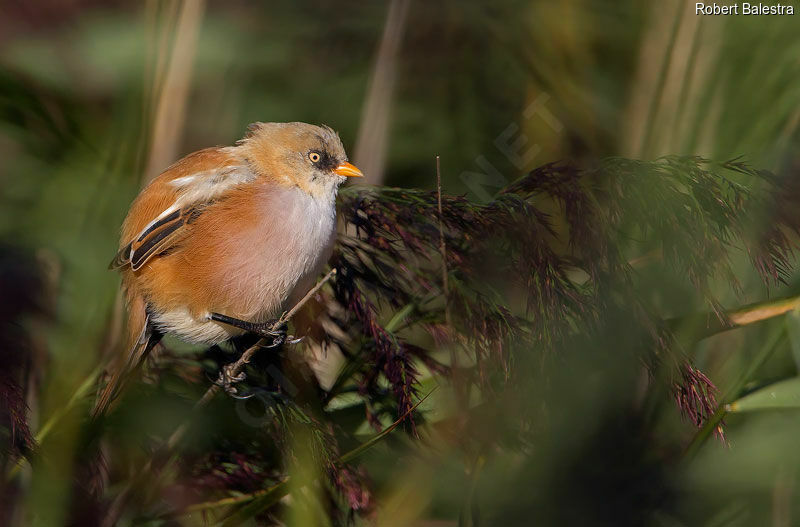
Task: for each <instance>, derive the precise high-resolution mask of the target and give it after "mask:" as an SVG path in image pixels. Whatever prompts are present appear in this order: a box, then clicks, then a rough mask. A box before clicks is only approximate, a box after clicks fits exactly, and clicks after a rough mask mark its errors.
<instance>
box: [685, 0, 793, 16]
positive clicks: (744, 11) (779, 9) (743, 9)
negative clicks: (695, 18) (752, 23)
mask: <svg viewBox="0 0 800 527" xmlns="http://www.w3.org/2000/svg"><path fill="white" fill-rule="evenodd" d="M694 12H695V14H696V15H793V14H794V6H791V5H785V4H748V3H747V2H743V3H741V4H729V5H720V4H717V3H713V4H704V3H702V2H697V3H696V4H695V5H694Z"/></svg>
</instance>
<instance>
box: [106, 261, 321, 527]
mask: <svg viewBox="0 0 800 527" xmlns="http://www.w3.org/2000/svg"><path fill="white" fill-rule="evenodd" d="M335 274H336V269H335V268H334V269H331V270H330V271H328V274H326V275H325V276H324V277H323V278H322V280H320V281H319V282H317V285H315V286H314V287H313V288H312V289H311V290H310V291H309V292H308V293H306V295H305V296H304V297H303V298H302V299H301V300H300V301H299V302H297V304H295V305H294V307H292V309H290V310H289V311H288V312H286V313H284V314H283V315H281V317H280V318H279V319H278V320H277V321H276V322H275V323H274V324H273V325H272V328H271V329H272V331H276V330H277V329H278V328H280V327H281V326H282V325H284V324H285V323H286V322H288V321H289V320H290V319H291V318H292V317H293V316H294V315H295V314H296V313H297V312H298V311H299V310H300V309H301V308H302V307H303V306H304V305H305V304H306V302H308V301H309V300H310V299H311V297H313V296H314V295H315V294H316V293H317V291H319V290H320V288H322V286H323V285H325V284H326V283H327V282H328V280H330V279H331V277H333V275H335ZM264 341H265V339H263V338H262V339H259V340H258V342H256V343H255V344H254V345H252V346H250V347H249V348H248V349H247V350H246V351H245V352H244V353H242V356H241V357H239V359H238V360H237V361H236V362H234V363H233V364H231V365H228V366H225V367H226V368H227V369H228V370H227V373H228V375H230V376H231V377H235V376H236V375H238V374H239V373H241V371H242V370H243V369H244V367H245V366H246V365H247V363H249V362H250V359H251V358H252V357H253V355H254V354H255V353H256V351H258V350H259V349H261V346H262V345H263V344H265V342H264ZM219 390H220V387H219V385H217V384H212V385H211V386H209V387H208V390H206V393H204V394H203V397H201V398H200V400H198V401H197V402H196V403H195V405H194V407H193V408H192V414H195V413H197V412H198V411H199V410H201V409H202V408H204V407H205V406H206V405H207V404H208V403H209V402H211V399H213V398H214V396H215V395H216V394H217V392H219ZM190 421H191V420H190V419H187V420H186V421H184V422H183V423H182V424H181V425H180V426H179V427H178V428H176V429H175V431H174V432H173V433H172V435H170V436H169V439H167V442H166V444H165V445H164V446H163V447H162V448H161V449H160V450H159V451H158V452H157V453H156V454H155V455H153V456H152V457H151V458H150V460H149V461H148V462H147V463H146V464H145V466H144V467H143V468H142V470H141V471H140V472H139V474H138V476H137V477H135V478H133V479H132V480H130V481H129V483H128V484H127V485H126V486H125V488H123V489H122V491H121V492H120V493H119V494H117V497H116V498H115V499H114V501H113V503H112V504H111V506H110V507H109V509H108V514H107V515H106V517H105V519H104V521H103V527H112V526H113V525H115V524H116V522H117V520H118V519H119V517H120V516H121V515H122V511H123V510H124V508H125V506H126V505H127V503H128V500H129V499H130V497H131V494H132V492H133V491H134V490H135V489H136V488H137V487H138V486H139V484H140V483H142V482H143V481H144V480H145V479H146V478H147V477H148V476H149V475H150V473H151V472H153V471H154V470H157V471H158V472H159V474H160V473H163V469H164V468H165V467H166V466H167V465H169V464H170V462H171V461H172V459H173V457H174V450H175V447H176V446H177V444H178V443H179V442H180V441H181V439H183V437H184V436H185V435H186V431H187V430H188V429H189V423H190ZM156 477H158V474H157V475H156Z"/></svg>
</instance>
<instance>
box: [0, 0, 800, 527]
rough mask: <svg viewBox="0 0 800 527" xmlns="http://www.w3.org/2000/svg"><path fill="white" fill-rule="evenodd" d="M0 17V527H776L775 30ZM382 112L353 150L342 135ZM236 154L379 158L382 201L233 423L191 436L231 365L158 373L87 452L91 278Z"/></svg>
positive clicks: (164, 367)
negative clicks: (379, 138)
mask: <svg viewBox="0 0 800 527" xmlns="http://www.w3.org/2000/svg"><path fill="white" fill-rule="evenodd" d="M392 4H394V9H390V5H392ZM403 9H407V11H405V12H404V11H403ZM2 13H3V15H2V17H0V158H2V160H3V162H2V163H0V188H2V193H1V194H0V242H1V243H0V298H2V301H1V302H2V303H1V304H0V308H2V309H0V312H2V314H3V317H2V320H0V347H1V348H2V349H0V360H1V361H2V371H3V373H2V375H0V394H1V395H2V397H3V400H4V404H3V405H2V406H1V407H0V438H2V446H3V455H2V457H1V458H0V465H2V468H3V474H4V477H3V479H2V482H0V524H2V525H41V526H60V525H67V524H69V525H81V526H83V525H96V524H97V525H99V524H101V523H100V522H101V520H102V518H108V517H109V511H112V512H114V513H115V514H117V515H118V516H119V522H118V524H119V525H150V526H157V525H206V524H209V525H215V524H217V522H223V521H224V522H225V525H236V524H242V525H254V524H259V525H260V524H273V523H276V522H283V523H285V524H287V525H304V526H305V525H337V524H346V523H348V522H353V523H355V524H377V525H398V526H400V525H402V526H405V525H472V526H477V525H537V524H540V525H562V524H567V525H645V524H646V525H656V526H678V525H707V526H723V525H724V526H728V525H730V526H734V525H775V526H783V525H793V524H795V523H797V522H798V520H797V518H798V517H800V507H798V505H797V500H796V495H797V493H796V492H795V490H796V488H797V486H798V483H797V482H798V476H800V458H798V456H797V454H796V453H795V451H796V448H794V445H795V442H796V440H795V438H796V437H797V434H798V431H800V430H799V428H800V427H799V426H798V423H800V413H798V411H799V410H800V399H798V389H797V383H798V381H797V377H798V368H800V315H798V311H797V305H798V302H800V300H798V297H797V295H800V290H798V288H799V287H800V283H798V275H797V273H796V272H794V271H793V270H792V265H793V263H794V256H793V251H794V249H795V248H796V246H797V233H796V231H795V229H796V227H797V224H798V222H800V214H798V212H800V211H797V198H798V185H797V182H796V179H797V171H798V168H800V148H798V146H800V142H799V141H798V139H799V137H798V123H800V62H798V60H797V57H798V53H800V38H798V36H797V25H796V22H795V18H794V17H793V16H782V17H781V16H772V17H768V16H761V17H759V16H755V17H754V16H727V17H722V16H719V17H698V16H696V15H695V14H694V9H693V4H687V3H684V2H666V3H652V2H651V3H643V2H634V1H631V0H622V1H616V2H611V1H603V0H568V1H564V2H547V1H538V0H537V1H525V2H523V1H521V0H503V1H501V2H494V3H487V2H480V1H477V0H467V1H462V2H452V1H447V2H407V1H406V2H404V1H403V0H392V1H391V2H356V1H352V0H345V1H341V2H335V3H334V2H322V1H318V0H305V1H302V2H269V3H266V2H265V3H254V2H242V1H230V2H199V1H197V0H184V1H177V0H174V1H168V0H164V1H158V0H147V1H146V2H143V3H141V4H135V3H125V2H99V1H94V0H73V1H71V2H54V1H39V2H22V1H10V2H5V3H4V5H3V8H2ZM390 13H392V16H390ZM400 13H405V14H404V15H402V16H404V17H405V18H403V19H400V18H398V17H400V16H401V15H400ZM392 17H394V19H393V18H392ZM387 28H389V29H392V28H393V29H392V31H399V32H400V44H399V46H398V47H397V49H396V50H395V55H392V49H391V46H387V47H386V48H385V49H387V50H388V51H386V52H385V53H383V54H381V53H380V52H379V49H380V48H381V42H386V41H387V39H389V37H390V36H391V34H392V33H391V31H388V30H387ZM387 35H389V37H387ZM387 71H388V72H389V73H391V75H388V74H386V72H387ZM378 72H384V73H383V75H388V76H386V77H380V75H379V73H378ZM380 79H383V80H380ZM378 82H382V84H377V85H378V86H388V87H390V88H391V97H390V98H389V99H388V101H384V102H382V103H380V104H384V105H388V107H386V108H382V109H383V110H384V111H388V112H389V115H390V119H389V120H388V127H387V128H386V129H384V130H382V129H381V128H380V126H377V125H376V124H375V123H376V122H377V121H374V122H373V121H370V120H371V119H374V118H373V117H372V114H370V112H368V111H366V108H367V107H368V106H369V102H370V100H375V99H370V98H371V97H374V95H373V92H374V90H373V92H371V91H370V86H375V85H376V83H378ZM387 90H388V88H387ZM379 102H380V101H379ZM374 104H377V103H374ZM379 109H380V108H379ZM253 121H307V122H312V123H326V124H328V125H331V126H332V127H333V128H335V129H336V130H338V131H339V132H340V134H341V136H342V139H343V140H344V142H345V145H346V146H347V147H348V152H351V154H352V153H353V152H354V145H355V144H356V143H357V142H359V144H365V143H362V142H360V140H361V138H362V135H361V134H363V133H364V130H370V134H373V133H376V134H379V133H383V134H385V138H386V146H387V149H386V152H385V157H384V156H383V155H382V154H380V155H378V157H377V160H374V159H373V160H372V161H370V163H371V164H370V166H372V163H373V162H374V163H377V166H381V167H383V170H382V171H376V173H375V174H373V175H372V176H373V182H374V183H378V184H381V185H383V186H386V187H389V188H383V187H381V188H375V189H372V188H367V187H350V188H347V189H346V190H344V191H343V192H342V198H341V200H340V215H341V216H342V218H343V221H342V236H341V238H340V243H339V246H338V249H337V253H336V256H335V258H334V260H332V262H331V263H332V266H333V267H336V268H337V269H338V271H339V273H338V275H337V277H336V278H334V280H332V282H331V283H329V284H327V285H326V287H325V288H324V289H323V291H322V293H321V294H320V295H318V297H317V302H315V303H314V304H315V305H313V306H310V307H309V309H308V311H307V313H305V314H304V316H303V317H297V319H295V320H294V321H293V322H294V326H295V328H294V329H295V332H296V333H299V334H308V336H309V338H308V339H307V345H304V346H302V347H299V348H291V349H289V348H286V349H284V350H283V351H282V352H281V353H280V354H272V355H269V356H261V355H259V357H260V358H259V361H258V362H257V363H256V364H254V365H253V367H252V368H251V371H250V374H251V375H250V380H249V382H250V385H249V386H248V388H249V389H251V390H256V393H257V394H258V397H254V398H253V399H250V400H248V401H247V402H241V401H236V400H233V399H230V398H226V397H223V396H217V397H216V398H215V399H213V400H212V401H211V403H210V404H209V405H208V406H206V407H204V408H202V409H200V410H198V411H196V412H191V408H192V407H193V405H194V404H195V402H196V401H198V400H199V399H200V398H201V397H202V395H203V393H204V392H205V390H206V389H207V388H208V386H209V384H210V381H209V380H208V377H211V378H214V377H216V372H217V371H218V369H219V367H220V365H221V364H223V363H225V362H228V361H230V360H232V358H233V357H232V353H231V351H230V350H229V349H227V348H226V349H213V350H197V349H192V348H189V347H187V346H186V345H183V344H181V343H179V342H176V341H169V342H168V343H167V346H166V348H165V349H164V350H161V352H160V353H159V354H157V355H156V356H155V357H154V358H153V360H152V361H151V364H150V365H149V368H148V370H147V372H146V375H145V376H144V378H143V379H142V380H141V382H138V383H136V384H137V385H136V386H135V387H133V388H132V389H131V390H130V391H129V393H128V394H126V396H125V397H124V399H123V400H122V401H121V402H120V404H119V407H118V408H117V410H116V411H115V412H114V413H113V414H112V415H110V416H109V417H108V419H107V420H106V421H105V422H103V423H100V424H91V423H90V422H89V420H88V412H89V408H90V407H91V404H92V401H93V396H94V392H95V389H96V388H97V386H98V384H99V383H100V382H102V368H103V366H104V365H105V364H106V362H107V361H108V359H109V358H110V357H111V356H112V355H113V354H115V353H120V352H122V350H120V349H119V333H120V324H121V311H120V309H121V307H120V305H119V300H118V296H117V295H118V293H117V289H118V285H119V284H118V277H117V276H116V275H115V274H114V273H111V272H108V271H107V270H106V267H107V264H108V261H109V259H110V258H111V257H112V256H113V254H114V253H115V252H116V247H117V243H118V240H117V235H118V226H119V225H120V223H121V221H122V219H123V217H124V215H125V212H126V210H127V207H128V205H129V203H130V202H131V200H132V199H133V197H134V196H135V195H136V193H137V191H138V189H139V188H140V187H141V185H142V184H143V183H144V182H145V181H146V180H147V178H149V177H152V176H153V175H154V174H155V173H157V172H158V170H160V169H162V168H164V167H166V166H167V165H168V164H169V163H170V162H171V161H173V160H174V159H176V158H178V157H180V156H182V155H184V154H186V153H189V152H192V151H194V150H197V149H199V148H202V147H205V146H210V145H215V144H230V143H232V142H233V141H235V140H236V139H238V138H239V137H241V135H243V133H244V130H245V127H246V125H247V124H248V123H250V122H253ZM376 127H377V128H376ZM375 130H377V132H376V131H375ZM366 144H369V142H367V143H366ZM359 155H361V156H368V155H370V152H359ZM376 155H377V154H376ZM436 156H440V158H441V180H442V188H443V195H442V201H443V214H442V217H441V231H440V224H439V213H438V207H437V198H438V195H437V193H436V192H435V189H436V168H435V167H436V165H435V158H436ZM662 156H666V157H662ZM695 156H700V157H695ZM635 160H640V161H635ZM707 160H711V161H707ZM353 161H354V162H355V163H356V164H358V163H359V159H358V158H354V159H353ZM557 161H562V163H558V164H554V165H550V164H548V163H551V162H557ZM520 178H522V179H520ZM392 187H399V188H398V189H395V188H392ZM414 189H417V190H414ZM365 218H366V219H368V220H370V221H365ZM440 233H441V236H443V237H444V238H445V241H446V251H445V257H444V258H442V253H441V251H440V248H439V243H440V238H439V237H440ZM443 262H446V270H447V273H448V278H449V280H448V286H447V289H445V287H444V284H443V283H442V278H441V270H442V264H443ZM784 299H785V300H784ZM753 304H756V305H755V306H753ZM312 371H313V374H312ZM276 372H277V373H276ZM434 387H436V388H435V390H434ZM429 393H430V394H431V395H430V396H429V397H428V398H427V399H425V400H424V401H422V402H421V403H420V400H421V399H422V398H423V397H424V396H425V395H426V394H429ZM417 404H419V406H418V407H417V406H416V405H417ZM393 424H396V425H397V428H396V429H392V430H391V431H389V429H388V428H387V427H389V426H391V425H393ZM181 426H185V427H188V428H186V429H185V430H184V434H182V437H181V438H179V439H180V441H178V442H177V444H176V445H170V446H169V448H167V447H165V444H167V442H168V438H170V436H172V435H173V434H174V433H175V430H176V429H178V428H179V427H181ZM381 430H383V431H384V432H387V431H388V432H387V433H381ZM714 437H716V439H714ZM143 468H144V469H146V470H143ZM160 469H163V470H160ZM121 496H123V497H124V499H122V498H121ZM115 507H116V509H115Z"/></svg>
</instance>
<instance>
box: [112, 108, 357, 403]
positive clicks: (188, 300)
mask: <svg viewBox="0 0 800 527" xmlns="http://www.w3.org/2000/svg"><path fill="white" fill-rule="evenodd" d="M358 175H361V174H360V172H358V170H357V169H356V168H355V167H353V166H352V165H350V164H349V163H348V162H347V157H346V155H345V153H344V149H343V147H342V146H341V142H340V141H339V138H338V136H337V135H336V134H335V133H334V132H333V131H332V130H331V129H330V128H325V127H317V126H312V125H307V124H304V123H257V124H256V125H251V128H250V132H249V133H248V135H247V136H246V137H245V138H244V139H242V140H241V141H239V142H238V143H237V144H236V146H233V147H218V148H207V149H205V150H201V151H199V152H195V153H193V154H190V155H188V156H186V157H185V158H183V159H181V160H180V161H178V162H177V163H175V164H173V165H172V166H170V167H169V168H168V169H167V170H165V171H164V172H163V173H162V174H161V175H159V176H158V177H156V178H155V179H154V180H153V181H152V182H150V183H149V184H148V185H147V186H146V187H145V188H144V189H143V190H142V192H141V193H140V194H139V196H138V197H137V198H136V200H135V201H134V202H133V204H132V205H131V208H130V211H129V213H128V216H127V217H126V219H125V221H124V223H123V225H122V236H121V240H120V251H119V253H118V254H117V257H116V258H115V259H114V261H113V262H112V267H116V268H119V269H120V270H121V272H122V281H123V283H122V286H123V288H124V290H125V295H126V300H127V304H128V313H129V324H128V326H129V327H128V333H129V338H128V341H129V347H130V349H131V352H130V353H131V356H135V355H136V354H137V352H136V351H135V350H136V349H144V348H145V343H146V342H152V341H153V339H154V338H157V336H158V335H160V334H164V333H172V334H175V335H177V336H178V337H180V338H182V339H185V340H188V341H191V342H197V343H205V344H214V343H218V342H221V341H223V340H227V339H228V338H230V337H231V336H234V335H236V334H239V333H241V332H242V330H241V329H238V328H237V327H234V326H233V325H228V324H223V323H220V322H218V321H217V320H219V319H218V318H214V319H212V315H216V314H222V315H225V317H232V318H233V319H237V320H240V321H247V322H254V323H262V322H266V321H267V320H269V319H272V318H275V317H277V316H278V315H279V314H280V311H281V310H283V309H285V308H286V307H287V303H290V302H292V301H294V300H296V299H298V298H299V297H300V296H302V295H303V294H304V293H305V292H306V291H307V290H308V289H309V288H310V287H311V285H313V282H314V280H315V278H316V276H317V275H318V274H319V272H320V270H321V269H322V267H323V266H324V264H325V262H326V260H327V258H328V256H329V254H330V249H331V246H332V242H333V239H334V236H335V197H336V190H337V188H338V186H339V184H340V183H341V182H342V181H343V180H344V179H345V177H344V176H358ZM103 399H110V397H104V398H103ZM105 405H107V402H106V403H105Z"/></svg>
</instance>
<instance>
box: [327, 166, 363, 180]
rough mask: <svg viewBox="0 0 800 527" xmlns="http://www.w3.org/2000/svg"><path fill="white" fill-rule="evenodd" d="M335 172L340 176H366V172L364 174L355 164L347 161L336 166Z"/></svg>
mask: <svg viewBox="0 0 800 527" xmlns="http://www.w3.org/2000/svg"><path fill="white" fill-rule="evenodd" d="M333 173H334V174H337V175H339V176H347V177H364V174H362V173H361V171H360V170H359V169H357V168H356V167H355V165H352V164H350V163H346V162H345V163H342V164H341V165H339V166H338V167H336V168H334V169H333Z"/></svg>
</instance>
